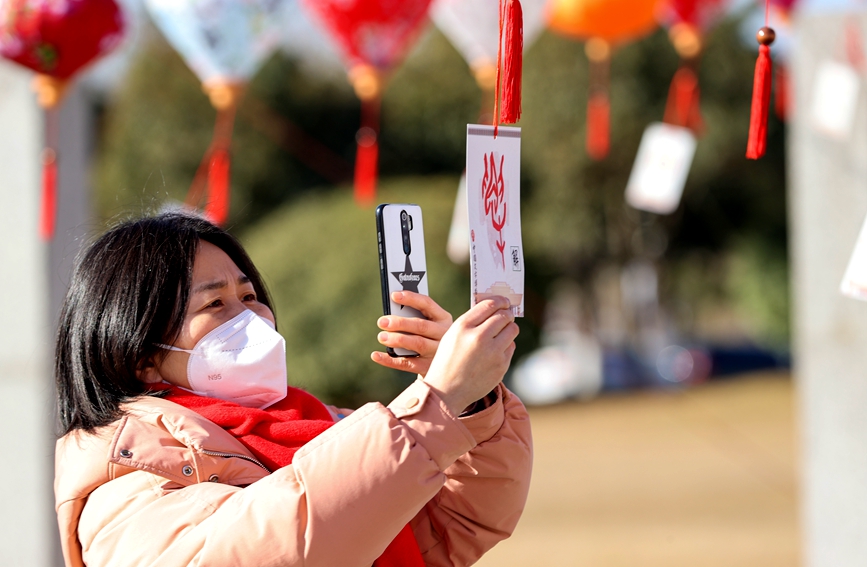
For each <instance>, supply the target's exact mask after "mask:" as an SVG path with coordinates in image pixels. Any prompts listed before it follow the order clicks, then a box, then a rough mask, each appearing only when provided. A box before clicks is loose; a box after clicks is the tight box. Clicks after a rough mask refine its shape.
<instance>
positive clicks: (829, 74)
mask: <svg viewBox="0 0 867 567" xmlns="http://www.w3.org/2000/svg"><path fill="white" fill-rule="evenodd" d="M860 85H861V79H860V78H859V77H858V73H857V72H856V71H855V69H853V68H852V66H851V65H847V64H845V63H839V62H837V61H833V60H830V59H829V60H826V61H823V62H822V63H820V64H819V68H818V69H817V70H816V82H815V84H814V85H813V100H812V107H811V108H810V118H811V121H812V123H813V126H814V127H815V128H816V129H817V130H818V131H820V132H822V133H823V134H825V135H827V136H830V137H832V138H837V139H839V140H846V139H848V138H849V137H850V136H851V134H852V125H853V124H854V122H855V112H856V110H857V109H858V90H859V89H860Z"/></svg>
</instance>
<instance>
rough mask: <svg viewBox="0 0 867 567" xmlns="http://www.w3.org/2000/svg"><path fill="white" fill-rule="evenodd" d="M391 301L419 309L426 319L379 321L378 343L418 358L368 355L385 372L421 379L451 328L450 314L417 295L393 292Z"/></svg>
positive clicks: (386, 319)
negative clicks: (402, 373)
mask: <svg viewBox="0 0 867 567" xmlns="http://www.w3.org/2000/svg"><path fill="white" fill-rule="evenodd" d="M391 298H392V299H393V300H394V302H395V303H398V304H400V305H405V306H407V307H412V308H414V309H418V310H419V311H421V314H422V315H424V317H425V319H420V318H418V317H400V316H398V315H385V316H383V317H380V318H379V320H377V322H376V324H377V326H378V327H379V328H380V329H382V332H381V333H379V335H377V340H379V342H380V343H381V344H382V345H384V346H387V347H391V348H405V349H408V350H411V351H414V352H417V353H418V356H414V357H406V356H399V357H391V356H389V355H388V353H385V352H379V351H376V352H372V353H371V354H370V358H371V359H372V360H373V361H374V362H376V363H377V364H381V365H382V366H385V367H387V368H395V369H397V370H403V371H404V372H411V373H414V374H421V375H422V376H424V375H425V374H427V371H428V368H430V363H431V360H432V359H433V357H434V355H435V354H436V352H437V348H439V344H440V340H441V339H442V338H443V335H444V334H445V333H446V331H448V330H449V327H451V325H452V316H451V313H449V312H448V311H446V310H445V309H443V308H442V307H440V306H439V305H438V304H437V302H436V301H434V300H433V299H431V298H430V297H428V296H427V295H421V294H420V293H413V292H411V291H396V292H394V293H392V294H391Z"/></svg>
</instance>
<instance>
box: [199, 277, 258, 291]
mask: <svg viewBox="0 0 867 567" xmlns="http://www.w3.org/2000/svg"><path fill="white" fill-rule="evenodd" d="M248 283H251V280H250V278H249V277H248V276H245V275H244V274H241V275H240V276H238V284H240V285H243V284H248ZM228 285H229V282H227V281H226V280H213V281H210V282H205V283H203V284H199V285H197V286H196V287H195V288H193V291H192V293H193V294H196V293H201V292H203V291H212V290H215V289H223V288H224V287H226V286H228Z"/></svg>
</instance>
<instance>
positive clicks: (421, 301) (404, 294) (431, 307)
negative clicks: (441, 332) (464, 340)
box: [391, 291, 452, 325]
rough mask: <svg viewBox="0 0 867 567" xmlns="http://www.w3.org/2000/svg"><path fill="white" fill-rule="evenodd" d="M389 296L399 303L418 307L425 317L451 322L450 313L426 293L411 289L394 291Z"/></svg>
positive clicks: (441, 321)
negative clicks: (415, 291)
mask: <svg viewBox="0 0 867 567" xmlns="http://www.w3.org/2000/svg"><path fill="white" fill-rule="evenodd" d="M391 298H392V299H393V300H394V302H395V303H397V304H399V305H406V306H407V307H412V308H413V309H418V310H419V311H420V312H421V314H422V315H424V316H425V318H427V319H429V320H431V321H434V322H435V323H445V324H449V325H450V324H451V322H452V315H451V313H449V312H448V311H446V310H445V309H443V308H442V307H440V306H439V304H438V303H437V302H436V301H434V300H433V299H431V298H430V297H429V296H427V295H422V294H420V293H414V292H412V291H395V292H394V293H392V294H391Z"/></svg>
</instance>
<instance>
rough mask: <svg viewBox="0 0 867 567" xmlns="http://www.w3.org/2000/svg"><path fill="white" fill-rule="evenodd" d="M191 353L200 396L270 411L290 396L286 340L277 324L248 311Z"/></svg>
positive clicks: (191, 376)
mask: <svg viewBox="0 0 867 567" xmlns="http://www.w3.org/2000/svg"><path fill="white" fill-rule="evenodd" d="M159 346H161V347H162V348H166V349H169V350H176V351H179V352H187V353H189V354H190V361H189V363H187V379H188V380H189V382H190V388H191V389H192V391H193V392H194V393H196V394H199V395H201V396H208V397H210V398H218V399H220V400H226V401H229V402H235V403H236V404H239V405H242V406H244V407H248V408H259V409H265V408H266V407H268V406H270V405H272V404H275V403H277V402H279V401H280V400H282V399H283V398H285V397H286V389H287V386H286V341H285V340H284V339H283V337H282V336H280V334H279V333H278V332H277V331H276V330H275V329H274V325H273V323H271V321H269V320H267V319H263V318H262V317H259V316H258V315H256V314H255V313H253V312H252V311H250V310H249V309H247V310H245V311H244V312H243V313H241V314H240V315H238V316H237V317H234V318H233V319H231V320H229V321H227V322H225V323H223V324H222V325H220V326H219V327H217V328H216V329H214V330H213V331H211V332H210V333H208V334H207V335H205V336H204V337H202V340H200V341H199V342H198V343H196V346H195V347H193V349H192V350H186V349H182V348H178V347H173V346H168V345H159Z"/></svg>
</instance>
